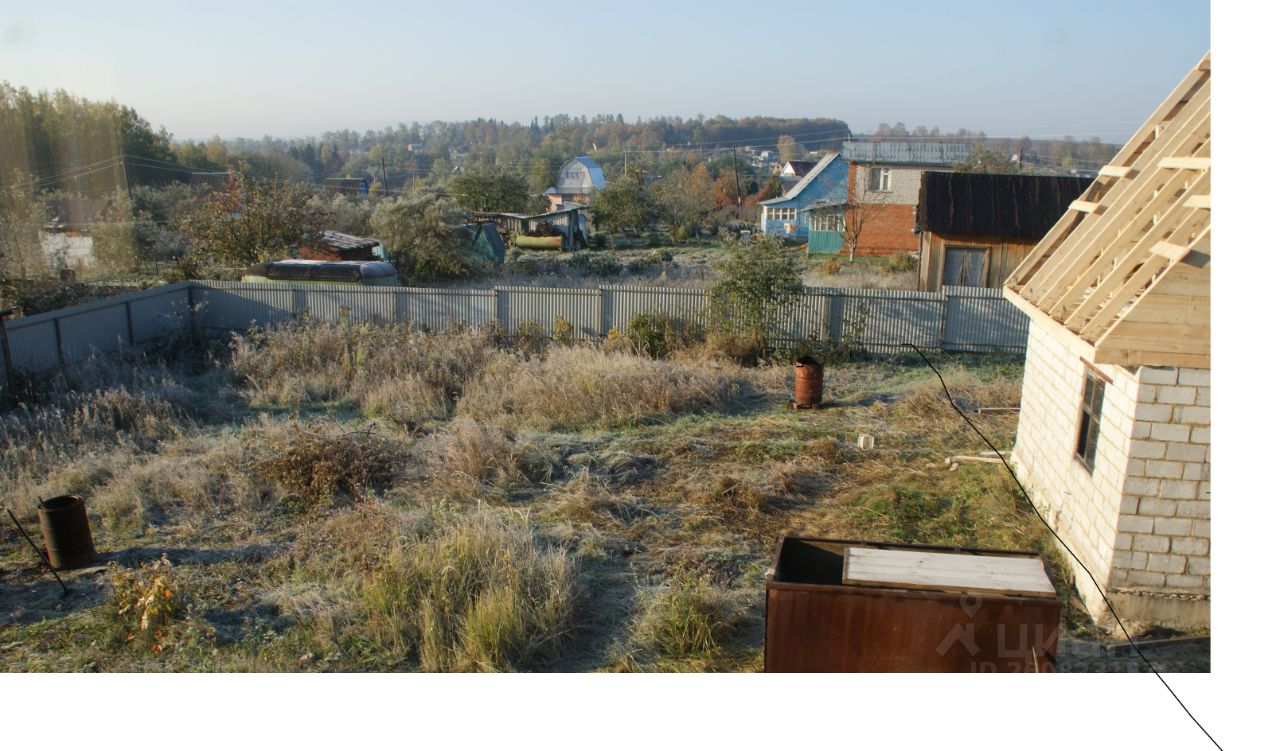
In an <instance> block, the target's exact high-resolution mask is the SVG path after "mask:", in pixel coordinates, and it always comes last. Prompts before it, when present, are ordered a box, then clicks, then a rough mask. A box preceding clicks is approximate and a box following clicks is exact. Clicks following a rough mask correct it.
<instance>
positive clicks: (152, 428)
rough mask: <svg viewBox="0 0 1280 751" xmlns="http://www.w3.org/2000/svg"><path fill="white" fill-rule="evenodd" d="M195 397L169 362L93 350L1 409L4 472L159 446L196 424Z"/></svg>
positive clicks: (40, 471) (38, 472)
mask: <svg viewBox="0 0 1280 751" xmlns="http://www.w3.org/2000/svg"><path fill="white" fill-rule="evenodd" d="M191 404H192V395H191V392H190V391H189V390H188V389H186V388H185V387H183V386H181V385H179V384H178V383H177V382H176V380H175V379H174V377H173V375H172V374H171V373H170V372H169V371H168V370H167V369H165V368H163V367H160V366H155V365H129V364H123V363H119V362H115V361H111V360H107V359H104V358H92V359H91V360H89V361H86V362H84V363H81V364H80V365H78V366H76V367H74V368H71V369H68V370H67V371H65V372H64V373H61V374H58V375H56V376H54V377H53V378H50V379H47V380H45V381H42V382H40V383H39V384H37V385H35V386H34V387H33V389H32V391H31V392H30V393H28V394H27V395H26V398H25V399H24V400H23V401H22V402H21V403H20V404H18V405H17V406H16V407H15V408H14V409H12V410H10V411H9V412H7V413H5V414H0V472H2V473H3V474H4V476H5V477H7V478H11V479H17V478H19V477H27V478H35V479H38V478H40V477H42V476H43V475H44V474H46V473H47V471H48V468H49V467H51V466H53V465H55V464H57V463H60V462H62V461H65V460H66V459H68V458H70V457H73V456H75V455H77V454H80V453H83V452H87V451H91V450H97V449H104V448H110V447H117V446H131V447H137V448H149V447H152V446H155V445H156V444H157V443H159V442H160V441H162V440H165V439H168V438H173V437H175V436H177V435H178V434H179V433H180V432H181V431H182V430H183V429H184V428H186V427H189V425H190V423H189V420H188V416H189V414H190V411H191Z"/></svg>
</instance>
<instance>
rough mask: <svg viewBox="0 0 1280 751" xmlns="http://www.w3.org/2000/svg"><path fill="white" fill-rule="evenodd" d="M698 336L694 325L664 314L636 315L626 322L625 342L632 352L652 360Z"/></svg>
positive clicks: (698, 333)
mask: <svg viewBox="0 0 1280 751" xmlns="http://www.w3.org/2000/svg"><path fill="white" fill-rule="evenodd" d="M700 335H701V332H700V331H698V330H697V327H696V326H695V325H693V324H691V323H689V322H688V321H683V320H680V319H676V318H671V317H670V316H668V315H666V314H665V313H637V314H636V315H634V316H631V320H630V321H627V333H626V337H627V341H628V342H630V343H631V346H632V348H633V349H634V351H636V352H638V353H640V354H642V355H648V356H649V357H652V358H662V357H666V356H667V355H669V354H671V352H673V351H675V350H676V349H678V348H680V347H682V346H684V345H686V344H688V343H690V342H693V341H696V340H697V339H699V338H701V336H700Z"/></svg>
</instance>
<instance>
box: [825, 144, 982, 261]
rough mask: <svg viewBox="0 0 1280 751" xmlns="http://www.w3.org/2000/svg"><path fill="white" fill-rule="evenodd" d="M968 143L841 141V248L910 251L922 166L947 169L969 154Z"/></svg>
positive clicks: (861, 251)
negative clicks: (845, 170)
mask: <svg viewBox="0 0 1280 751" xmlns="http://www.w3.org/2000/svg"><path fill="white" fill-rule="evenodd" d="M972 151H973V144H970V143H953V142H948V141H928V140H919V139H912V138H890V139H882V138H875V137H865V136H864V137H855V138H852V139H850V140H848V141H845V142H844V149H843V155H844V160H845V161H846V162H848V163H849V185H848V199H849V207H848V209H847V210H846V211H845V228H846V229H845V236H846V238H847V243H846V244H847V245H848V246H851V247H847V248H846V250H845V252H848V253H850V254H857V255H890V254H893V253H915V252H916V251H917V250H919V241H918V239H917V238H916V235H915V232H914V228H915V224H916V204H917V202H918V201H919V195H920V179H921V178H920V175H921V173H922V172H924V171H925V170H935V171H937V170H949V169H950V168H951V165H952V164H955V163H956V162H962V161H964V160H965V159H968V158H969V154H970V153H971V152H972Z"/></svg>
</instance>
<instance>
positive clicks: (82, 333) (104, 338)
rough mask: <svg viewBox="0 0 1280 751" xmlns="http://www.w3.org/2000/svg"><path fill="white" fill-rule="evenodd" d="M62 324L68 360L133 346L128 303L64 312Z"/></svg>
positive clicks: (63, 349) (63, 340)
mask: <svg viewBox="0 0 1280 751" xmlns="http://www.w3.org/2000/svg"><path fill="white" fill-rule="evenodd" d="M58 325H59V327H60V328H61V331H60V332H59V334H60V336H61V339H62V357H63V360H64V362H69V363H70V362H76V361H78V360H83V359H85V358H86V357H89V356H91V355H93V354H94V353H95V352H120V351H122V350H124V349H126V348H128V347H129V346H130V342H129V338H130V333H129V314H128V312H127V311H126V310H125V306H124V305H112V306H111V307H105V308H98V309H96V310H91V311H86V312H82V313H74V314H72V315H65V316H61V317H60V318H59V319H58Z"/></svg>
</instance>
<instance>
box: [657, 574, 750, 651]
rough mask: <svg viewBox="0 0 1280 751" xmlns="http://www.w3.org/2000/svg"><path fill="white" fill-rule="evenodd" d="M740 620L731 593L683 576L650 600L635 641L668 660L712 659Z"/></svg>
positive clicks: (704, 581)
mask: <svg viewBox="0 0 1280 751" xmlns="http://www.w3.org/2000/svg"><path fill="white" fill-rule="evenodd" d="M741 617H742V613H741V612H740V611H739V610H738V609H737V608H736V607H735V606H734V604H733V602H732V600H731V599H730V596H729V594H728V593H726V592H724V591H722V590H719V589H716V588H715V587H713V586H711V584H710V583H709V582H708V581H707V580H706V579H703V578H698V577H695V576H693V575H691V574H682V575H678V576H676V577H674V578H672V579H671V580H669V581H668V582H667V584H666V586H665V587H664V588H663V589H662V590H661V591H659V592H658V593H657V594H656V595H654V596H653V597H651V598H650V600H649V602H648V604H647V606H646V607H645V609H644V611H643V613H642V614H641V616H640V619H639V621H638V622H637V623H636V626H635V632H634V634H633V641H634V642H635V643H636V644H638V645H639V646H641V647H643V648H645V649H649V650H652V651H655V652H657V653H659V654H661V655H663V656H665V657H670V658H681V657H713V656H715V655H717V654H719V653H720V651H721V650H722V649H723V643H724V641H725V639H726V638H727V637H728V636H729V635H730V634H731V633H732V631H733V629H734V627H735V626H736V625H737V623H738V621H739V620H740V619H741Z"/></svg>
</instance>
